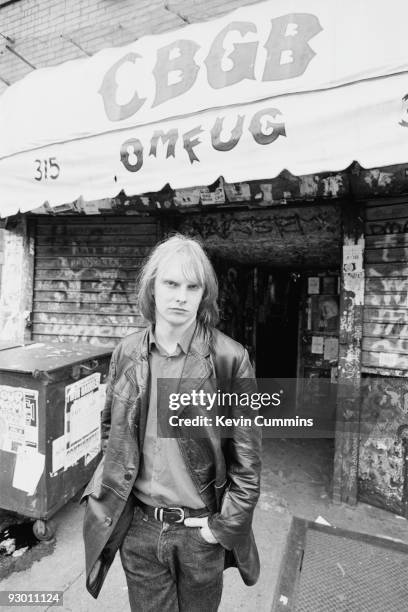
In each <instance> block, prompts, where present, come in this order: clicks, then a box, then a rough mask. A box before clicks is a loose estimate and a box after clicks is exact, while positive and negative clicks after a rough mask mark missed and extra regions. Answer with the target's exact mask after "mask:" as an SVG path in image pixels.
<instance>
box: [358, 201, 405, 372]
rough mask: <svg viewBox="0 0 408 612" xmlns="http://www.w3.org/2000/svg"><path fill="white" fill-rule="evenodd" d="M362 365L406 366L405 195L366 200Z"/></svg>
mask: <svg viewBox="0 0 408 612" xmlns="http://www.w3.org/2000/svg"><path fill="white" fill-rule="evenodd" d="M365 236H366V238H365V240H366V243H365V277H366V281H365V283H366V286H365V303H364V328H363V359H362V363H363V367H364V368H365V369H366V370H367V369H368V371H370V368H380V369H381V372H382V373H383V374H387V370H388V373H389V374H391V375H392V374H393V373H395V371H396V370H399V371H406V370H408V300H407V295H408V200H407V198H398V199H397V198H395V199H389V200H372V201H369V202H367V207H366V222H365Z"/></svg>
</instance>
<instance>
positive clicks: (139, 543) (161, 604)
mask: <svg viewBox="0 0 408 612" xmlns="http://www.w3.org/2000/svg"><path fill="white" fill-rule="evenodd" d="M120 556H121V561H122V566H123V569H124V570H125V574H126V581H127V585H128V594H129V602H130V607H131V610H132V612H216V610H217V609H218V606H219V603H220V600H221V593H222V576H223V570H224V556H225V550H224V548H223V547H222V546H221V545H220V544H209V543H208V542H206V541H205V540H204V539H203V537H202V536H201V534H200V528H199V527H185V526H184V525H183V524H182V523H181V524H178V523H174V524H171V525H169V524H168V523H161V522H159V521H156V520H155V519H151V518H148V517H147V516H146V515H145V514H144V512H143V510H142V509H141V508H140V507H139V506H136V507H135V512H134V516H133V520H132V523H131V525H130V527H129V530H128V532H127V534H126V536H125V538H124V540H123V542H122V545H121V547H120Z"/></svg>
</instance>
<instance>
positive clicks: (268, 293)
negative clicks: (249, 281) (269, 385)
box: [256, 267, 300, 378]
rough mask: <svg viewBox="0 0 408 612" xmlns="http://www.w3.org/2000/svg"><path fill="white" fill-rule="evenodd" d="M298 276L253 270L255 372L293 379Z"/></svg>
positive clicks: (294, 374) (296, 348)
mask: <svg viewBox="0 0 408 612" xmlns="http://www.w3.org/2000/svg"><path fill="white" fill-rule="evenodd" d="M299 279H300V277H299V274H297V273H296V272H292V271H287V270H279V269H272V268H261V267H258V268H257V302H258V309H257V325H256V373H257V376H258V377H259V378H295V377H296V368H297V354H298V336H299V332H298V330H299V304H300V282H299Z"/></svg>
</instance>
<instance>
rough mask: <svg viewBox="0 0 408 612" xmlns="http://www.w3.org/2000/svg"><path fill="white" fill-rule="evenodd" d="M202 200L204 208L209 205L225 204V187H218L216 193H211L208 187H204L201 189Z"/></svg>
mask: <svg viewBox="0 0 408 612" xmlns="http://www.w3.org/2000/svg"><path fill="white" fill-rule="evenodd" d="M200 200H201V204H203V206H207V205H208V204H224V203H225V191H224V188H223V187H216V188H215V189H214V191H210V189H209V188H208V187H202V188H201V189H200Z"/></svg>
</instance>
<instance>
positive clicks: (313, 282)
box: [307, 276, 320, 295]
mask: <svg viewBox="0 0 408 612" xmlns="http://www.w3.org/2000/svg"><path fill="white" fill-rule="evenodd" d="M307 292H308V294H309V295H315V294H318V293H320V278H319V277H318V276H309V278H308V279H307Z"/></svg>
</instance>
